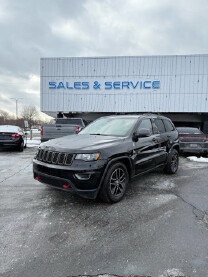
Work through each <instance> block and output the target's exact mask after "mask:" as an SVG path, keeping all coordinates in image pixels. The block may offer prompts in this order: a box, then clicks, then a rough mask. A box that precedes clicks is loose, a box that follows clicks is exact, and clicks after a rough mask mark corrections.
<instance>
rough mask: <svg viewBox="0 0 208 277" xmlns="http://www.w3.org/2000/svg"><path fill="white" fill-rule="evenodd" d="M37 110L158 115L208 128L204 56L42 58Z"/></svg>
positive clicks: (207, 73)
mask: <svg viewBox="0 0 208 277" xmlns="http://www.w3.org/2000/svg"><path fill="white" fill-rule="evenodd" d="M40 68H41V111H42V112H44V113H46V114H48V115H52V116H57V114H59V116H61V115H62V114H65V115H67V116H80V114H81V116H82V117H84V118H85V119H88V120H90V119H94V118H96V117H98V116H100V115H103V114H109V113H145V112H153V113H162V114H165V115H167V116H169V117H170V118H172V119H173V121H174V122H175V123H176V125H189V126H198V127H201V128H202V129H204V130H205V131H206V132H208V55H183V56H135V57H95V58H42V59H41V65H40Z"/></svg>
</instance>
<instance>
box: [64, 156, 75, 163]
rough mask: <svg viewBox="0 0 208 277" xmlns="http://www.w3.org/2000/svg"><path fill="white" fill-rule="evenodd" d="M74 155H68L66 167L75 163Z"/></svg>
mask: <svg viewBox="0 0 208 277" xmlns="http://www.w3.org/2000/svg"><path fill="white" fill-rule="evenodd" d="M73 157H74V155H73V154H67V155H66V159H65V165H71V164H72V161H73Z"/></svg>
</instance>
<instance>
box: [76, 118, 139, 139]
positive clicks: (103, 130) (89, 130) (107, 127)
mask: <svg viewBox="0 0 208 277" xmlns="http://www.w3.org/2000/svg"><path fill="white" fill-rule="evenodd" d="M136 121H137V118H110V117H108V118H101V119H98V120H96V121H94V122H92V123H91V124H90V125H88V126H87V127H86V128H85V129H83V130H82V131H81V132H80V133H79V134H89V135H104V136H121V137H123V136H126V135H127V134H128V132H129V131H130V130H131V128H132V127H133V126H134V124H135V123H136Z"/></svg>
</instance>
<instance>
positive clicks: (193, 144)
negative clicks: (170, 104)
mask: <svg viewBox="0 0 208 277" xmlns="http://www.w3.org/2000/svg"><path fill="white" fill-rule="evenodd" d="M177 130H178V133H179V142H180V152H181V153H192V154H197V155H205V156H207V154H208V136H207V135H205V134H204V133H203V132H202V131H200V130H199V129H197V128H189V127H180V128H177Z"/></svg>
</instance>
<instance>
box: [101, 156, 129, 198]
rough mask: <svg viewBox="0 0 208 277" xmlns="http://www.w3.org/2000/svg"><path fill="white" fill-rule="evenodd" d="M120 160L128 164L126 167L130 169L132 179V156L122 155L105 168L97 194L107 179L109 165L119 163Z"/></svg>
mask: <svg viewBox="0 0 208 277" xmlns="http://www.w3.org/2000/svg"><path fill="white" fill-rule="evenodd" d="M118 162H122V163H123V164H124V165H125V166H126V168H127V170H128V173H129V179H131V177H132V176H133V167H132V164H131V160H130V158H129V157H128V156H120V157H116V158H113V159H111V160H110V161H109V162H108V163H107V165H106V168H105V170H104V172H103V175H102V178H101V180H100V183H99V187H98V192H97V194H98V193H99V191H100V188H101V186H102V184H103V181H104V179H105V176H106V174H107V172H108V169H109V167H110V166H111V165H113V164H115V163H118Z"/></svg>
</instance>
